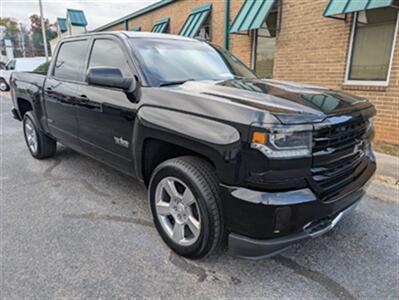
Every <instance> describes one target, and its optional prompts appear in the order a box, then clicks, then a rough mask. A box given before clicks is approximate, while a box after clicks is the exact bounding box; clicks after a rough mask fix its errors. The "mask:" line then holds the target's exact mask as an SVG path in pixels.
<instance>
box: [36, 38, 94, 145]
mask: <svg viewBox="0 0 399 300" xmlns="http://www.w3.org/2000/svg"><path fill="white" fill-rule="evenodd" d="M88 45H89V43H88V40H87V39H82V40H73V41H68V42H64V43H62V44H61V45H60V48H59V51H58V55H57V58H56V61H55V62H54V64H53V70H52V72H51V74H50V75H49V77H48V79H47V80H46V83H45V86H44V101H45V107H46V113H47V120H48V126H49V131H50V133H51V134H52V135H53V136H55V137H56V138H57V139H58V140H59V141H60V142H62V143H64V144H65V145H67V146H71V147H73V146H75V148H76V147H78V146H79V140H78V120H77V112H76V101H77V99H78V98H79V96H80V93H79V90H80V86H81V84H82V83H83V79H84V78H83V73H82V67H83V63H84V61H85V58H86V54H87V50H88Z"/></svg>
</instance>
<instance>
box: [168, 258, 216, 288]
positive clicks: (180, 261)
mask: <svg viewBox="0 0 399 300" xmlns="http://www.w3.org/2000/svg"><path fill="white" fill-rule="evenodd" d="M168 260H169V261H170V262H171V263H172V264H173V265H174V266H175V267H177V268H179V269H180V270H182V271H184V272H186V273H189V274H192V275H195V276H197V278H198V282H204V281H205V279H206V278H207V276H208V274H207V272H206V270H205V269H204V268H201V267H199V266H197V265H195V264H193V263H190V262H188V261H187V260H186V259H184V258H183V257H181V256H178V255H177V254H176V253H174V252H173V251H171V252H170V254H169V258H168Z"/></svg>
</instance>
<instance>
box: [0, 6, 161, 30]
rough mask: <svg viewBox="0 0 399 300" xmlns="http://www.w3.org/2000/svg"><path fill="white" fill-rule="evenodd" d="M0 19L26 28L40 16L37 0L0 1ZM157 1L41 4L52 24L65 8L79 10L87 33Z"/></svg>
mask: <svg viewBox="0 0 399 300" xmlns="http://www.w3.org/2000/svg"><path fill="white" fill-rule="evenodd" d="M0 1H1V2H0V16H1V17H12V18H15V19H17V20H18V22H21V23H23V24H26V25H29V24H30V21H29V17H30V16H31V15H33V14H37V15H39V14H40V10H39V0H25V1H22V0H0ZM158 1H159V0H113V1H112V0H68V1H63V0H42V3H43V14H44V17H45V18H48V19H49V20H50V23H54V22H55V21H56V19H57V17H64V18H65V15H66V9H67V8H75V9H82V10H83V11H84V12H85V15H86V19H87V22H88V26H87V28H88V30H92V29H95V28H97V27H99V26H101V25H104V24H107V23H109V22H111V21H114V20H116V19H118V18H121V17H123V16H126V15H128V14H130V13H132V12H134V11H136V10H139V9H141V8H143V7H146V6H148V5H150V4H152V3H154V2H158Z"/></svg>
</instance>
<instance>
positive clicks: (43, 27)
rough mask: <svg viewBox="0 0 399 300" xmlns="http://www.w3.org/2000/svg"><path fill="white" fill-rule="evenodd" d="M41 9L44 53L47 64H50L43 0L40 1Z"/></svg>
mask: <svg viewBox="0 0 399 300" xmlns="http://www.w3.org/2000/svg"><path fill="white" fill-rule="evenodd" d="M39 7H40V19H41V21H42V36H43V46H44V53H45V55H46V62H48V48H47V37H46V27H45V24H44V18H43V6H42V0H39Z"/></svg>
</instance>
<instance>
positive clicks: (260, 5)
mask: <svg viewBox="0 0 399 300" xmlns="http://www.w3.org/2000/svg"><path fill="white" fill-rule="evenodd" d="M398 8H399V1H398V0H300V1H298V0H163V1H159V2H156V3H155V4H153V5H150V6H148V7H146V8H144V9H141V10H139V11H137V12H134V13H132V14H130V15H127V16H126V17H123V18H121V19H118V20H115V21H114V22H111V23H109V24H106V25H104V26H101V27H100V28H97V29H96V30H95V31H114V30H135V31H140V30H141V31H153V32H164V33H171V34H180V35H184V36H189V37H201V38H205V39H208V40H210V41H212V42H214V43H216V44H219V45H221V46H223V47H225V48H227V49H229V50H230V51H231V52H232V53H234V54H235V55H236V56H237V57H239V58H240V59H241V60H242V61H243V62H244V63H245V64H247V65H248V66H249V67H251V68H253V69H254V71H255V72H256V73H257V75H258V76H260V77H265V78H273V79H280V80H290V81H298V82H305V83H312V84H318V85H321V86H325V87H330V88H334V89H340V90H343V91H345V92H349V93H352V94H356V95H358V96H361V97H366V98H368V99H370V100H371V102H372V103H373V104H374V105H375V106H376V108H377V111H378V114H377V117H376V118H375V122H374V123H375V127H376V140H377V141H384V142H387V143H390V144H396V145H398V144H399V46H398V43H399V39H397V36H398V27H399V17H398V11H399V10H398ZM317 101H318V102H320V103H317V105H323V103H322V102H323V99H316V102H317Z"/></svg>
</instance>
